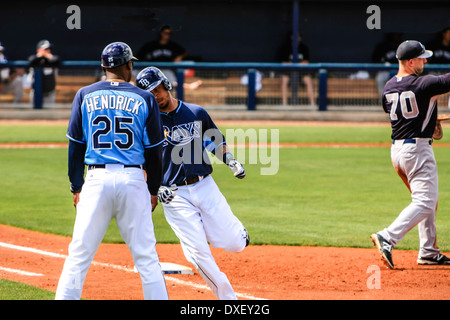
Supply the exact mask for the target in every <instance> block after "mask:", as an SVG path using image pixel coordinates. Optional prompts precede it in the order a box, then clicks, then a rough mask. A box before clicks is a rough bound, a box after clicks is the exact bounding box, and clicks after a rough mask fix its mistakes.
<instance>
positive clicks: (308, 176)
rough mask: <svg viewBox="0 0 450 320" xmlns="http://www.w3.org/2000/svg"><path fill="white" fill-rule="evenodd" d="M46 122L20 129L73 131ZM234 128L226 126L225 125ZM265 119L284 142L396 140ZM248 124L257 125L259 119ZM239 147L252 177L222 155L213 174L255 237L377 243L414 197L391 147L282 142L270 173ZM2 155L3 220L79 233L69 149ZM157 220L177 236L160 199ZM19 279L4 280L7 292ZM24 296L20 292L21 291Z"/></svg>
mask: <svg viewBox="0 0 450 320" xmlns="http://www.w3.org/2000/svg"><path fill="white" fill-rule="evenodd" d="M39 128H40V129H37V128H35V127H33V128H31V129H30V132H28V130H27V128H24V127H22V128H21V129H22V131H20V132H21V133H20V134H19V130H17V131H14V132H15V133H16V134H17V135H22V138H21V139H22V140H23V141H41V142H42V141H51V142H58V141H67V139H66V138H61V137H60V136H61V135H63V136H64V135H65V128H64V127H62V126H61V128H59V127H42V126H41V127H39ZM4 129H5V128H3V126H0V132H2V134H3V133H4V132H5V131H8V132H9V131H10V130H11V127H10V128H8V130H4ZM226 129H227V128H222V130H224V132H225V131H226ZM228 129H230V128H228ZM263 129H279V133H280V142H307V141H311V142H325V141H331V142H351V141H355V142H387V141H389V140H390V139H389V134H390V130H389V128H386V127H367V128H358V127H348V128H345V127H283V128H276V127H272V128H271V127H266V128H263ZM41 130H42V133H40V131H41ZM243 130H244V131H247V132H249V131H248V130H251V128H244V129H243ZM44 132H47V133H44ZM51 132H53V134H51ZM269 132H270V131H269ZM269 136H270V133H269ZM25 137H28V138H25ZM29 137H32V138H29ZM16 138H17V137H16ZM1 139H4V137H3V136H1V137H0V140H1ZM28 139H36V140H28ZM449 140H450V137H447V136H444V139H443V140H442V142H448V141H449ZM438 143H439V142H438ZM235 151H236V153H238V154H240V155H241V156H242V155H245V160H246V161H245V162H246V164H245V169H246V172H247V177H246V178H245V179H244V180H238V179H236V178H234V177H233V176H232V173H231V171H230V170H229V169H228V168H227V167H226V166H225V165H223V164H214V173H213V177H214V179H215V181H216V183H217V184H218V185H219V187H220V189H221V191H222V193H223V194H224V195H225V197H226V198H227V200H228V202H229V204H230V205H231V207H232V209H233V212H234V213H235V214H236V215H237V216H238V217H239V218H240V219H241V221H242V222H243V223H244V224H245V226H246V227H247V229H248V230H249V232H250V234H251V240H252V244H275V245H313V246H336V247H337V246H339V247H367V248H369V247H372V243H371V242H370V239H369V235H370V234H371V233H373V232H376V231H379V230H380V229H382V228H384V227H387V226H388V225H389V224H390V223H391V222H392V221H393V220H394V219H395V218H396V217H397V216H398V214H399V213H400V211H401V210H402V209H403V208H404V207H406V206H407V205H408V204H409V202H410V195H409V192H408V190H407V189H406V187H405V186H404V185H403V183H402V181H401V179H400V178H399V177H398V176H397V174H396V173H395V171H394V169H393V168H392V164H391V160H390V150H389V148H388V147H377V148H314V147H311V148H285V149H283V148H282V149H279V163H277V164H279V168H278V172H277V174H275V175H262V174H261V170H262V169H263V168H265V167H268V166H269V164H266V165H263V164H261V163H260V161H258V163H256V164H249V163H248V162H249V155H250V154H252V152H253V151H254V150H253V149H246V150H245V152H244V153H241V151H242V150H240V149H238V150H235ZM434 151H435V154H436V159H437V162H438V169H439V181H440V201H439V211H438V214H437V222H436V224H437V230H438V245H439V246H440V248H441V250H442V251H443V252H449V251H450V237H449V236H448V235H449V234H450V213H449V210H448V208H449V206H450V186H449V185H448V183H446V182H447V181H449V179H450V149H448V148H435V149H434ZM256 155H257V156H258V157H259V155H258V153H256ZM273 155H275V154H273ZM0 159H1V161H0V177H2V178H1V179H0V190H1V192H0V223H1V224H7V225H12V226H17V227H20V228H25V229H30V230H37V231H41V232H46V233H52V234H58V235H66V236H70V235H71V234H72V229H73V223H74V221H75V210H74V208H73V205H72V195H71V193H70V192H69V181H68V177H67V150H66V149H65V148H61V149H0ZM258 160H261V159H260V158H258ZM154 223H155V232H156V237H157V240H158V241H159V242H161V243H177V242H178V239H177V238H176V237H175V235H174V233H173V232H172V230H171V229H170V227H169V226H168V224H167V222H166V221H165V218H164V215H163V212H162V208H161V206H160V205H159V206H158V207H157V209H156V210H155V212H154ZM104 241H105V242H122V238H121V237H120V234H119V232H118V229H117V227H116V225H115V223H112V224H111V226H110V228H109V230H108V232H107V233H106V236H105V238H104ZM418 246H419V240H418V235H417V228H415V229H413V230H412V231H411V232H410V233H409V234H408V235H407V236H406V237H405V239H404V240H403V241H401V242H400V243H399V244H398V246H397V248H398V249H405V250H417V249H418ZM10 285H11V284H10V283H6V285H5V281H1V282H0V292H1V291H3V292H4V291H5V290H4V287H5V286H10ZM18 290H19V289H18ZM25 291H26V290H25ZM20 297H21V295H20V293H19V294H18V295H17V297H14V298H13V299H22V298H20ZM0 298H1V297H0ZM25 299H26V298H25ZM43 299H45V298H43Z"/></svg>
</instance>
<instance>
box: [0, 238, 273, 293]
mask: <svg viewBox="0 0 450 320" xmlns="http://www.w3.org/2000/svg"><path fill="white" fill-rule="evenodd" d="M0 247H4V248H8V249H14V250H19V251H25V252H32V253H36V254H40V255H44V256H48V257H52V258H61V259H65V258H67V255H64V254H59V253H54V252H48V251H44V250H39V249H35V248H29V247H23V246H18V245H14V244H9V243H5V242H0ZM92 264H93V265H97V266H102V267H108V268H113V269H117V270H122V271H125V272H133V273H134V272H136V270H135V269H134V268H127V267H125V266H119V265H114V264H110V263H104V262H97V261H92ZM160 264H161V268H162V269H163V273H164V274H166V276H164V277H165V279H166V280H168V281H172V282H175V283H177V284H180V285H185V286H189V287H193V288H196V289H203V290H211V289H210V288H209V287H208V286H206V285H201V284H197V283H194V282H191V281H184V280H181V279H178V278H174V277H170V276H167V274H194V273H193V272H192V269H190V268H188V267H185V266H181V265H178V264H174V263H165V262H161V263H160ZM3 269H4V268H1V267H0V270H3ZM11 270H14V269H11ZM18 271H20V270H18ZM11 272H12V271H11ZM22 272H26V271H22ZM31 274H32V273H30V275H31ZM34 275H41V274H34ZM41 276H42V275H41ZM236 296H237V297H239V298H244V299H250V300H267V299H264V298H258V297H254V296H251V295H248V294H246V293H238V292H236Z"/></svg>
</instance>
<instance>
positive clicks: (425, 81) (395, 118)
mask: <svg viewBox="0 0 450 320" xmlns="http://www.w3.org/2000/svg"><path fill="white" fill-rule="evenodd" d="M449 91H450V73H447V74H445V75H441V76H434V75H426V76H417V75H408V76H406V77H401V78H397V77H393V78H392V79H390V80H389V81H388V82H387V83H386V85H385V87H384V92H383V109H384V111H385V112H387V113H389V114H390V119H391V126H392V135H391V138H392V139H394V140H395V139H410V138H431V137H432V136H433V133H434V129H435V126H436V119H437V113H438V110H437V98H438V96H439V95H440V94H444V93H447V92H449Z"/></svg>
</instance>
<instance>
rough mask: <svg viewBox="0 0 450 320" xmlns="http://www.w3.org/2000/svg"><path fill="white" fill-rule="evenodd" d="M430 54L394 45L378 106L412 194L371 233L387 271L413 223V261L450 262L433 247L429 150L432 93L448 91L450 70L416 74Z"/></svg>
mask: <svg viewBox="0 0 450 320" xmlns="http://www.w3.org/2000/svg"><path fill="white" fill-rule="evenodd" d="M432 54H433V52H432V51H429V50H426V49H425V47H424V46H423V45H422V44H421V43H420V42H418V41H413V40H410V41H405V42H402V43H401V44H400V45H399V46H398V48H397V59H398V60H399V70H398V73H397V75H396V76H394V77H393V78H392V79H390V80H389V81H388V82H387V83H386V85H385V87H384V92H383V108H384V110H385V112H387V113H389V114H390V119H391V126H392V139H393V143H392V147H391V159H392V164H393V166H394V168H395V170H396V171H397V173H398V175H399V176H400V177H401V178H402V180H403V182H404V183H405V184H406V186H407V187H408V189H409V191H410V192H411V198H412V202H411V203H410V204H409V205H408V206H407V207H406V208H405V209H404V210H403V211H402V212H401V213H400V214H399V216H398V217H397V219H396V220H395V221H394V222H393V223H392V224H391V225H390V226H389V227H387V228H385V229H383V230H381V231H379V232H378V233H376V234H372V235H371V238H372V241H373V243H374V245H375V246H376V247H377V248H378V250H379V251H380V253H381V256H382V259H383V261H384V262H385V263H386V264H387V266H388V267H389V268H391V269H393V268H394V262H393V258H392V249H393V248H394V247H395V245H396V244H397V243H398V242H399V241H401V240H402V239H403V238H404V237H405V235H406V234H407V233H408V232H409V231H410V230H411V229H412V228H414V227H415V226H416V225H417V226H418V230H419V238H420V250H419V256H418V259H417V263H418V264H420V265H448V264H450V259H449V258H447V257H446V256H445V255H443V254H441V253H440V250H439V248H438V247H437V246H436V224H435V221H436V210H437V205H438V174H437V165H436V160H435V157H434V153H433V148H432V143H433V134H434V132H435V128H436V124H437V123H436V120H437V114H438V109H437V96H438V95H440V94H444V93H447V92H449V91H450V73H447V74H444V75H441V76H434V75H426V76H420V74H421V73H422V72H423V68H424V64H425V63H426V62H427V58H429V57H431V56H432ZM437 138H439V137H437Z"/></svg>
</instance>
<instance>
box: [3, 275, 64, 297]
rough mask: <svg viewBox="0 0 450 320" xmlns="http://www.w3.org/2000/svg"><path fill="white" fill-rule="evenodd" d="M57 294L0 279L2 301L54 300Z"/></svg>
mask: <svg viewBox="0 0 450 320" xmlns="http://www.w3.org/2000/svg"><path fill="white" fill-rule="evenodd" d="M54 298H55V293H54V292H52V291H48V290H43V289H39V288H36V287H33V286H30V285H27V284H23V283H20V282H15V281H9V280H5V279H0V300H1V301H3V300H53V299H54Z"/></svg>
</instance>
